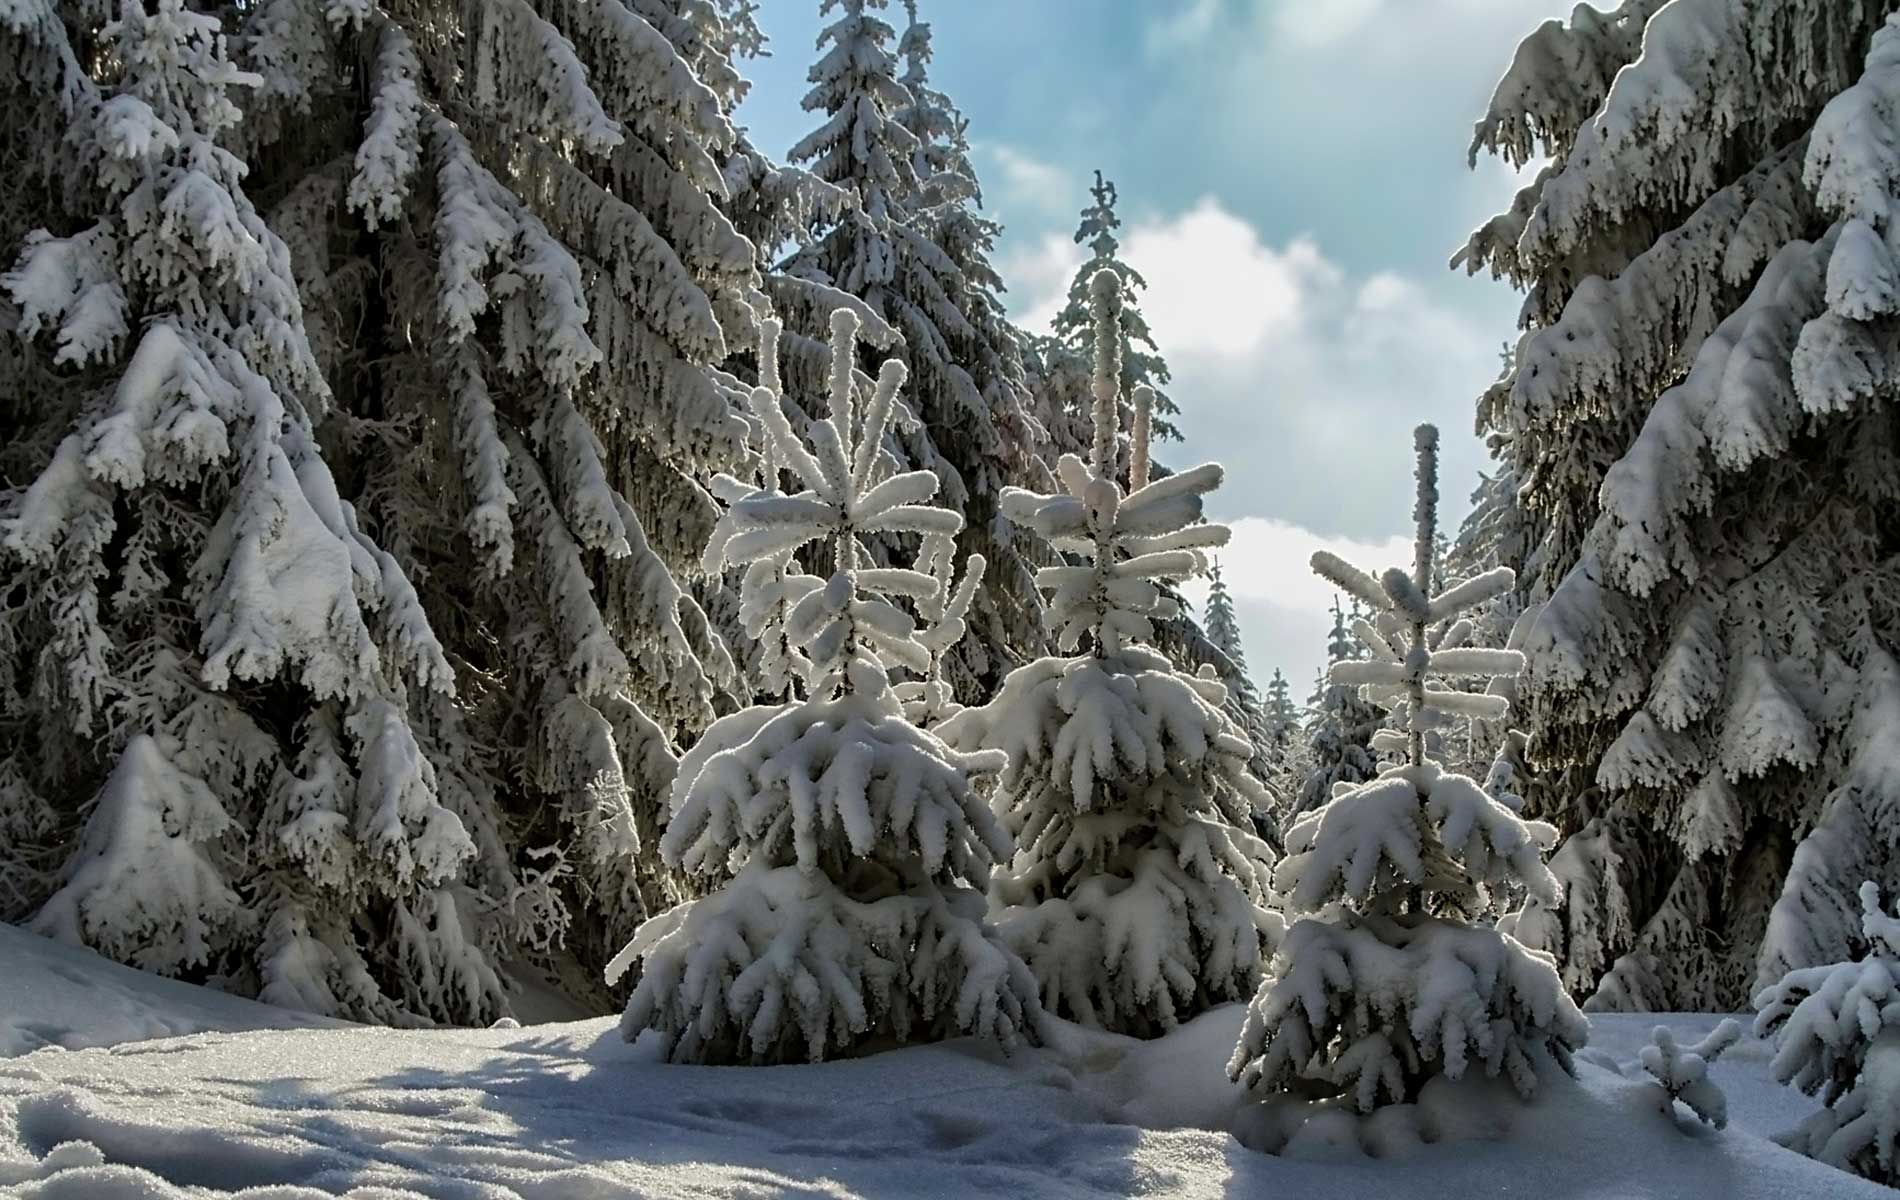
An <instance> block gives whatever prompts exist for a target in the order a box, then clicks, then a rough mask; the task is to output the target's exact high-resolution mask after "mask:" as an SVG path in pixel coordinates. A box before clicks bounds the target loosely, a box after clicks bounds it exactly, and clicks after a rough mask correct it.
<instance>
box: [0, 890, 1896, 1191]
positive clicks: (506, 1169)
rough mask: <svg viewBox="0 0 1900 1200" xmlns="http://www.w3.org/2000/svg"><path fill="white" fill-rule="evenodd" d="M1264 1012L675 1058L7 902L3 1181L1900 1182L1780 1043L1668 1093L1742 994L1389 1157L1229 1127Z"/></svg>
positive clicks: (836, 1187) (760, 1184)
mask: <svg viewBox="0 0 1900 1200" xmlns="http://www.w3.org/2000/svg"><path fill="white" fill-rule="evenodd" d="M1242 1012H1243V1009H1242V1007H1241V1006H1239V1005H1229V1006H1227V1007H1224V1008H1221V1009H1218V1010H1216V1011H1214V1012H1212V1013H1209V1014H1208V1015H1206V1016H1204V1017H1202V1018H1200V1019H1199V1020H1196V1021H1193V1022H1190V1023H1189V1024H1187V1025H1185V1026H1183V1027H1182V1028H1181V1029H1179V1030H1178V1031H1176V1032H1175V1033H1173V1034H1171V1035H1169V1036H1168V1037H1166V1038H1163V1039H1161V1040H1159V1041H1153V1042H1139V1041H1134V1040H1132V1039H1128V1038H1122V1037H1116V1036H1112V1035H1107V1034H1097V1033H1088V1032H1085V1031H1082V1030H1080V1029H1079V1028H1077V1027H1073V1026H1064V1027H1061V1030H1060V1036H1059V1038H1058V1039H1057V1041H1058V1043H1059V1044H1057V1045H1054V1046H1051V1047H1048V1048H1045V1049H1041V1050H1035V1051H1024V1052H1020V1053H1018V1054H1017V1055H1016V1056H1015V1057H1014V1058H1009V1059H1005V1058H1004V1057H1003V1056H1002V1055H1001V1054H1000V1053H999V1052H997V1051H996V1050H995V1049H994V1048H992V1047H991V1046H989V1045H988V1044H986V1043H981V1042H977V1041H974V1040H964V1041H957V1042H950V1043H946V1044H944V1045H940V1046H932V1047H921V1048H911V1049H904V1050H896V1051H890V1052H887V1053H883V1054H879V1055H875V1056H872V1057H867V1058H861V1059H855V1060H847V1061H842V1062H834V1063H828V1064H824V1065H821V1066H798V1067H688V1066H670V1065H666V1064H664V1063H662V1062H661V1061H660V1058H659V1052H658V1051H659V1047H658V1044H657V1040H656V1039H653V1038H651V1036H649V1037H648V1038H646V1039H643V1040H642V1041H641V1042H639V1043H637V1044H634V1045H628V1044H627V1043H625V1042H623V1041H621V1040H620V1037H619V1034H618V1032H617V1030H616V1028H615V1022H614V1021H613V1019H611V1018H601V1019H598V1020H590V1021H577V1022H572V1023H568V1024H559V1025H542V1026H528V1027H515V1028H497V1029H488V1030H467V1029H456V1030H449V1029H443V1030H429V1031H397V1030H390V1029H381V1028H368V1027H360V1026H347V1025H343V1024H341V1023H338V1022H334V1021H325V1020H320V1019H316V1018H308V1017H302V1016H300V1015H298V1014H295V1013H290V1012H286V1011H283V1010H279V1009H272V1008H269V1007H266V1006H264V1005H260V1004H256V1003H253V1002H251V1001H248V1000H241V999H237V998H234V997H230V996H225V995H222V994H219V993H216V992H211V991H208V990H205V989H201V988H196V987H191V986H188V985H184V984H179V983H174V982H170V981H167V980H162V979H158V978H156V977H153V976H150V975H145V974H142V973H140V972H138V971H134V970H130V969H128V968H125V967H121V966H117V965H115V964H112V963H109V962H107V961H106V960H104V959H102V958H99V957H98V956H96V955H94V954H92V953H91V952H90V951H85V950H78V949H74V948H71V947H68V946H63V945H59V944H57V943H54V942H51V941H48V940H45V939H42V938H38V937H35V936H33V935H31V934H28V933H26V932H24V931H22V930H19V929H16V928H13V927H10V926H6V925H0V1054H4V1055H13V1056H18V1057H12V1058H4V1059H0V1196H7V1197H20V1198H22V1200H26V1198H38V1200H179V1198H183V1197H215V1196H224V1195H230V1194H234V1193H239V1194H243V1195H245V1196H247V1197H249V1198H250V1200H319V1198H321V1197H328V1196H339V1195H342V1196H354V1197H357V1198H359V1200H413V1198H416V1197H427V1198H431V1200H517V1198H519V1200H595V1198H597V1197H619V1196H668V1197H673V1196H722V1197H724V1196H731V1197H736V1196H762V1195H798V1196H806V1197H826V1196H966V1195H996V1196H1012V1197H1016V1196H1036V1197H1087V1196H1126V1195H1168V1196H1206V1197H1242V1196H1245V1197H1278V1196H1287V1197H1294V1196H1297V1197H1302V1198H1319V1200H1324V1198H1326V1197H1341V1198H1344V1197H1352V1198H1353V1200H1387V1198H1390V1200H1399V1198H1401V1197H1403V1198H1406V1200H1414V1198H1429V1197H1436V1196H1446V1197H1452V1196H1456V1197H1461V1198H1462V1197H1469V1196H1478V1195H1483V1196H1514V1195H1536V1196H1538V1197H1539V1198H1540V1200H1596V1198H1602V1200H1641V1198H1645V1197H1657V1198H1661V1197H1669V1198H1671V1200H1699V1198H1701V1197H1708V1198H1710V1200H1716V1198H1721V1200H1751V1198H1755V1197H1759V1198H1761V1200H1805V1198H1809V1197H1812V1198H1817V1200H1818V1198H1823V1197H1825V1198H1827V1200H1854V1198H1855V1197H1878V1196H1890V1195H1891V1194H1892V1193H1890V1192H1887V1191H1886V1190H1885V1189H1882V1188H1878V1187H1875V1186H1874V1185H1872V1184H1868V1183H1865V1182H1863V1181H1860V1180H1857V1179H1854V1178H1852V1177H1851V1176H1848V1175H1845V1174H1843V1173H1841V1172H1838V1171H1835V1170H1833V1169H1832V1168H1828V1167H1824V1166H1822V1165H1820V1164H1818V1163H1814V1162H1811V1161H1809V1160H1807V1159H1804V1158H1802V1157H1800V1156H1799V1155H1796V1154H1794V1153H1792V1152H1790V1151H1786V1150H1783V1149H1781V1148H1780V1147H1777V1146H1775V1145H1773V1144H1772V1143H1769V1142H1767V1141H1766V1140H1764V1138H1763V1135H1764V1134H1765V1133H1769V1132H1775V1131H1779V1130H1782V1129H1785V1128H1788V1127H1790V1126H1792V1125H1793V1124H1794V1123H1796V1122H1797V1121H1798V1120H1799V1119H1800V1118H1801V1117H1802V1116H1804V1115H1806V1114H1807V1113H1808V1112H1810V1111H1812V1102H1811V1101H1809V1100H1807V1099H1805V1098H1804V1097H1802V1096H1800V1095H1799V1094H1798V1093H1796V1092H1794V1091H1793V1090H1791V1089H1788V1088H1782V1087H1778V1086H1775V1085H1774V1084H1773V1083H1772V1081H1771V1080H1770V1078H1769V1075H1768V1069H1767V1064H1768V1060H1769V1056H1770V1047H1769V1046H1767V1045H1766V1044H1765V1043H1762V1042H1760V1041H1757V1040H1754V1039H1752V1038H1744V1039H1743V1040H1742V1041H1741V1043H1740V1044H1738V1045H1737V1046H1735V1047H1734V1048H1733V1049H1732V1050H1730V1051H1729V1052H1728V1053H1727V1054H1725V1055H1724V1056H1723V1057H1722V1058H1721V1060H1720V1061H1719V1062H1717V1063H1715V1064H1713V1065H1712V1066H1711V1068H1710V1075H1711V1077H1712V1078H1713V1079H1714V1080H1715V1082H1716V1083H1717V1084H1719V1085H1720V1086H1722V1087H1724V1088H1725V1089H1727V1091H1728V1096H1729V1108H1730V1120H1731V1124H1730V1126H1729V1128H1728V1129H1727V1130H1726V1131H1721V1132H1718V1131H1715V1130H1712V1129H1707V1128H1705V1127H1703V1126H1701V1125H1699V1124H1698V1123H1697V1122H1696V1120H1695V1119H1694V1117H1692V1116H1691V1115H1690V1114H1689V1113H1688V1112H1687V1110H1684V1109H1678V1110H1677V1111H1676V1112H1675V1114H1674V1115H1673V1116H1666V1115H1664V1113H1663V1112H1662V1111H1661V1109H1660V1106H1659V1102H1658V1101H1659V1097H1660V1091H1659V1090H1658V1089H1657V1087H1656V1086H1655V1085H1654V1084H1653V1083H1652V1082H1650V1081H1648V1079H1647V1077H1646V1076H1645V1075H1644V1073H1643V1071H1642V1068H1641V1067H1640V1066H1639V1065H1637V1058H1638V1056H1639V1054H1640V1052H1641V1049H1642V1047H1643V1046H1644V1045H1645V1044H1647V1043H1648V1041H1649V1037H1650V1030H1651V1028H1652V1027H1653V1026H1654V1025H1655V1024H1657V1023H1658V1022H1659V1021H1660V1022H1662V1023H1666V1024H1668V1025H1669V1026H1670V1027H1671V1028H1672V1029H1673V1030H1674V1031H1675V1033H1676V1036H1677V1039H1678V1040H1679V1041H1681V1042H1684V1043H1694V1042H1696V1041H1699V1040H1700V1039H1701V1038H1702V1037H1704V1036H1705V1035H1706V1034H1707V1033H1708V1032H1709V1031H1710V1030H1711V1029H1712V1028H1713V1027H1714V1026H1715V1024H1716V1023H1717V1022H1718V1021H1719V1020H1720V1018H1719V1017H1717V1016H1669V1017H1660V1018H1659V1017H1655V1016H1648V1015H1598V1016H1595V1017H1594V1018H1593V1019H1592V1027H1593V1033H1592V1045H1591V1047H1590V1048H1588V1049H1586V1050H1584V1051H1583V1052H1582V1054H1581V1055H1580V1061H1579V1079H1578V1082H1577V1083H1576V1084H1571V1083H1568V1082H1563V1081H1553V1082H1552V1083H1551V1084H1550V1085H1549V1086H1547V1087H1545V1088H1544V1089H1542V1090H1541V1091H1540V1097H1539V1099H1538V1101H1537V1102H1535V1103H1534V1104H1532V1105H1530V1106H1528V1107H1526V1108H1523V1109H1521V1110H1517V1115H1516V1116H1515V1118H1514V1119H1513V1118H1511V1117H1510V1116H1509V1114H1510V1113H1511V1112H1512V1111H1513V1109H1512V1107H1511V1106H1509V1105H1504V1104H1493V1103H1489V1102H1487V1100H1486V1098H1485V1097H1484V1096H1483V1095H1482V1094H1481V1091H1480V1090H1473V1091H1469V1092H1466V1093H1463V1094H1461V1095H1459V1096H1456V1097H1454V1098H1453V1102H1452V1103H1450V1104H1445V1105H1441V1106H1440V1111H1438V1112H1436V1113H1434V1114H1427V1119H1425V1120H1423V1121H1421V1122H1420V1124H1421V1125H1424V1126H1434V1125H1435V1126H1437V1127H1438V1128H1440V1129H1441V1130H1442V1131H1443V1132H1444V1133H1445V1134H1446V1135H1447V1137H1448V1141H1447V1142H1446V1143H1444V1144H1438V1145H1415V1146H1412V1147H1411V1148H1409V1149H1403V1150H1398V1151H1389V1152H1388V1153H1389V1157H1388V1158H1385V1159H1375V1158H1370V1157H1367V1156H1366V1155H1365V1154H1364V1153H1363V1151H1362V1150H1361V1149H1359V1148H1358V1147H1356V1146H1355V1145H1353V1144H1352V1141H1353V1139H1352V1138H1351V1137H1350V1135H1348V1136H1347V1137H1346V1138H1345V1139H1343V1143H1342V1140H1341V1139H1340V1137H1339V1136H1338V1135H1339V1127H1338V1126H1337V1125H1333V1126H1331V1127H1329V1128H1320V1129H1315V1131H1314V1133H1313V1135H1312V1136H1310V1137H1306V1138H1304V1139H1302V1138H1296V1139H1295V1145H1294V1148H1293V1151H1292V1152H1291V1153H1290V1154H1289V1155H1287V1156H1284V1157H1277V1158H1276V1157H1269V1156H1266V1155H1262V1154H1256V1153H1254V1152H1253V1151H1250V1150H1247V1149H1245V1148H1243V1147H1242V1146H1241V1145H1240V1144H1239V1143H1238V1142H1236V1141H1235V1140H1234V1138H1233V1137H1232V1136H1230V1135H1229V1134H1228V1133H1226V1132H1225V1130H1226V1128H1227V1127H1228V1126H1229V1124H1230V1123H1231V1122H1233V1120H1234V1119H1235V1117H1236V1115H1237V1114H1238V1113H1240V1112H1241V1110H1242V1109H1243V1108H1245V1107H1246V1106H1245V1104H1244V1101H1243V1100H1242V1098H1241V1094H1240V1092H1239V1090H1238V1089H1236V1088H1234V1087H1233V1086H1232V1085H1230V1084H1229V1083H1228V1082H1227V1080H1226V1078H1225V1075H1224V1073H1223V1071H1222V1066H1223V1064H1224V1063H1225V1061H1226V1058H1227V1055H1228V1054H1229V1053H1230V1052H1231V1050H1232V1047H1233V1043H1234V1038H1235V1035H1236V1033H1237V1030H1238V1027H1239V1023H1240V1019H1241V1015H1242ZM1388 1111H1390V1110H1388ZM1381 1119H1385V1118H1381ZM1315 1124H1316V1125H1317V1124H1319V1123H1315ZM1506 1124H1509V1125H1510V1126H1511V1128H1510V1129H1509V1132H1508V1138H1507V1139H1506V1140H1498V1138H1497V1134H1498V1132H1499V1131H1500V1130H1501V1129H1503V1128H1504V1126H1505V1125H1506ZM1472 1138H1477V1139H1480V1140H1477V1141H1473V1140H1452V1139H1472ZM1379 1140H1380V1141H1381V1143H1382V1144H1386V1145H1388V1146H1390V1145H1393V1144H1395V1143H1399V1142H1403V1141H1404V1140H1405V1139H1403V1138H1392V1137H1386V1138H1381V1139H1379ZM80 1143H84V1144H80ZM244 1189H252V1190H250V1191H245V1190H244Z"/></svg>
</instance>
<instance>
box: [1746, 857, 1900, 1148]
mask: <svg viewBox="0 0 1900 1200" xmlns="http://www.w3.org/2000/svg"><path fill="white" fill-rule="evenodd" d="M1860 903H1861V910H1862V911H1861V936H1862V937H1863V938H1864V939H1865V940H1864V943H1863V944H1864V945H1865V947H1866V950H1865V953H1864V955H1863V956H1861V957H1859V958H1858V959H1856V960H1854V961H1849V962H1836V963H1826V964H1822V965H1819V966H1809V967H1800V968H1797V969H1795V970H1793V971H1790V972H1788V974H1787V975H1786V976H1784V977H1783V978H1782V979H1781V980H1780V982H1778V983H1775V984H1773V985H1771V986H1769V987H1766V988H1763V989H1762V991H1761V993H1760V994H1759V995H1757V996H1756V997H1755V1008H1756V1013H1755V1036H1757V1037H1767V1036H1769V1035H1771V1034H1777V1035H1779V1038H1780V1046H1779V1048H1778V1049H1777V1050H1776V1052H1775V1059H1774V1064H1773V1065H1774V1072H1775V1078H1776V1079H1779V1080H1780V1081H1781V1082H1783V1083H1786V1084H1791V1085H1793V1086H1794V1087H1797V1088H1800V1089H1801V1090H1802V1091H1803V1092H1806V1093H1807V1094H1808V1095H1810V1096H1812V1095H1816V1094H1818V1095H1819V1096H1820V1097H1821V1100H1822V1101H1823V1103H1824V1104H1825V1105H1826V1107H1825V1108H1823V1109H1821V1110H1820V1111H1819V1112H1817V1113H1815V1114H1814V1115H1813V1116H1811V1117H1809V1118H1808V1119H1807V1120H1806V1121H1803V1122H1802V1123H1801V1125H1800V1126H1799V1127H1798V1128H1797V1129H1795V1130H1794V1131H1792V1132H1791V1133H1788V1134H1786V1135H1784V1136H1782V1137H1778V1138H1776V1139H1775V1140H1776V1141H1779V1142H1780V1143H1781V1144H1782V1145H1784V1146H1787V1147H1789V1148H1790V1149H1794V1150H1799V1151H1800V1152H1801V1153H1803V1154H1806V1155H1808V1156H1810V1157H1812V1158H1817V1159H1820V1160H1821V1161H1822V1162H1825V1163H1830V1164H1832V1165H1834V1166H1836V1167H1839V1168H1841V1169H1842V1170H1845V1171H1852V1172H1854V1173H1855V1174H1856V1175H1861V1176H1865V1177H1866V1178H1868V1179H1872V1180H1874V1181H1875V1182H1877V1183H1884V1184H1887V1185H1888V1186H1894V1185H1900V920H1895V919H1894V918H1893V917H1890V916H1888V915H1887V914H1886V912H1885V911H1883V910H1882V909H1881V907H1880V886H1879V885H1878V884H1876V883H1873V882H1865V883H1862V884H1861V887H1860Z"/></svg>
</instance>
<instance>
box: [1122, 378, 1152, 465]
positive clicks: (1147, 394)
mask: <svg viewBox="0 0 1900 1200" xmlns="http://www.w3.org/2000/svg"><path fill="white" fill-rule="evenodd" d="M1154 407H1155V390H1154V389H1153V388H1151V387H1149V386H1148V385H1147V384H1145V383H1139V384H1136V385H1135V433H1134V437H1133V438H1132V439H1131V442H1130V445H1129V449H1128V490H1129V491H1130V492H1138V491H1140V490H1141V489H1142V488H1145V487H1147V486H1148V452H1149V451H1148V447H1149V442H1150V441H1151V440H1152V436H1153V429H1154Z"/></svg>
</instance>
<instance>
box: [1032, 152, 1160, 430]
mask: <svg viewBox="0 0 1900 1200" xmlns="http://www.w3.org/2000/svg"><path fill="white" fill-rule="evenodd" d="M1089 196H1090V198H1091V199H1092V200H1093V201H1094V203H1092V204H1090V205H1088V206H1087V207H1085V208H1084V209H1083V210H1082V219H1081V222H1080V223H1079V224H1078V225H1077V226H1076V230H1075V241H1076V244H1077V245H1086V246H1087V247H1088V248H1089V257H1088V259H1087V260H1086V261H1085V262H1083V264H1082V265H1081V266H1080V267H1078V268H1076V272H1075V277H1074V278H1073V279H1071V280H1070V281H1069V300H1068V303H1067V304H1065V305H1064V306H1063V307H1062V309H1061V310H1060V311H1059V312H1057V313H1056V315H1055V317H1054V318H1053V319H1052V320H1051V322H1050V326H1051V328H1052V329H1053V330H1054V332H1055V335H1056V337H1057V338H1059V339H1060V340H1061V341H1062V342H1063V343H1064V344H1065V345H1066V346H1068V348H1069V349H1070V350H1071V351H1072V352H1074V353H1075V354H1076V355H1078V356H1080V357H1081V358H1083V359H1084V360H1086V359H1087V358H1088V356H1089V355H1090V354H1091V352H1092V347H1091V344H1090V342H1091V339H1092V338H1093V336H1094V328H1095V318H1094V309H1093V303H1094V302H1093V300H1092V299H1091V298H1090V297H1091V291H1090V289H1091V288H1092V287H1093V285H1094V280H1095V277H1096V276H1097V275H1099V274H1100V273H1101V272H1102V271H1103V270H1104V269H1106V270H1112V271H1114V272H1115V275H1116V277H1117V278H1119V279H1120V280H1121V281H1122V288H1123V291H1122V317H1121V320H1122V330H1123V332H1124V334H1125V335H1126V337H1127V339H1128V346H1127V349H1126V350H1125V351H1124V352H1123V354H1122V360H1121V364H1122V365H1121V378H1120V380H1119V381H1118V382H1119V384H1120V386H1121V394H1122V395H1123V396H1124V397H1127V398H1128V399H1129V400H1130V401H1132V400H1133V399H1134V396H1135V389H1136V388H1138V387H1141V386H1144V385H1146V386H1147V387H1149V388H1152V389H1153V390H1154V412H1153V415H1152V420H1153V421H1154V436H1156V437H1158V438H1162V439H1164V440H1166V439H1170V438H1172V439H1175V440H1179V439H1180V437H1181V431H1180V430H1179V429H1177V428H1176V427H1175V425H1174V423H1173V421H1172V419H1171V418H1173V417H1176V416H1179V415H1180V409H1179V408H1178V407H1177V406H1176V405H1175V403H1174V401H1173V400H1171V399H1169V398H1168V394H1167V393H1166V392H1165V391H1163V390H1162V389H1164V388H1165V387H1167V385H1168V381H1169V378H1170V376H1169V374H1168V364H1167V363H1166V362H1165V361H1164V360H1163V359H1162V357H1161V351H1160V348H1159V347H1157V346H1156V345H1155V340H1154V334H1152V333H1150V332H1149V331H1148V322H1147V319H1146V318H1144V317H1143V316H1142V315H1141V307H1140V304H1139V303H1138V299H1139V297H1138V293H1139V291H1140V290H1141V289H1142V288H1145V287H1147V286H1148V281H1147V280H1146V279H1143V278H1142V277H1141V273H1140V272H1139V271H1137V270H1135V269H1134V268H1133V267H1131V266H1129V265H1128V264H1127V263H1126V262H1124V261H1123V260H1122V258H1121V239H1120V238H1118V237H1117V236H1116V235H1115V231H1116V230H1117V229H1120V228H1121V224H1122V222H1121V218H1120V217H1118V216H1116V215H1115V204H1116V202H1117V201H1118V199H1119V196H1118V195H1117V193H1116V191H1115V184H1114V182H1113V181H1112V180H1107V179H1103V178H1102V173H1101V172H1100V171H1097V172H1095V183H1094V185H1093V186H1091V187H1090V188H1089ZM1143 346H1146V347H1147V349H1145V350H1144V349H1142V347H1143ZM1086 403H1087V401H1086V400H1084V404H1086Z"/></svg>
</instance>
